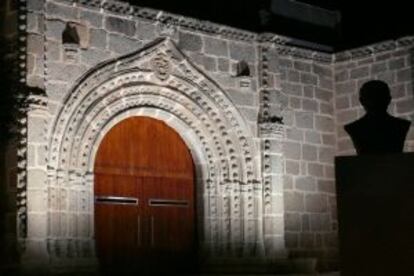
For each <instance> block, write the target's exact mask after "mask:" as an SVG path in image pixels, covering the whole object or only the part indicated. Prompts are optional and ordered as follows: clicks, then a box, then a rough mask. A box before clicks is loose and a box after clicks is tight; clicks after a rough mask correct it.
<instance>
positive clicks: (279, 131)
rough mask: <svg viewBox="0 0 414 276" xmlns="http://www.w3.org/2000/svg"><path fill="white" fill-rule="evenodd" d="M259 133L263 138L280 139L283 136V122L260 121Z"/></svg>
mask: <svg viewBox="0 0 414 276" xmlns="http://www.w3.org/2000/svg"><path fill="white" fill-rule="evenodd" d="M259 129H260V135H261V136H262V137H264V138H278V139H281V138H283V136H284V127H283V124H279V123H272V122H262V123H260V124H259Z"/></svg>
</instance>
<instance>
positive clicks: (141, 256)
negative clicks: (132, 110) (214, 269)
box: [94, 117, 196, 275]
mask: <svg viewBox="0 0 414 276" xmlns="http://www.w3.org/2000/svg"><path fill="white" fill-rule="evenodd" d="M94 179H95V183H94V193H95V240H96V252H97V256H98V259H99V261H100V264H101V266H102V267H103V268H104V269H105V271H112V270H113V269H115V270H116V272H117V273H119V272H120V271H134V272H136V271H139V272H140V274H141V275H142V274H144V275H145V274H153V275H156V274H157V273H159V272H161V271H163V270H164V271H166V272H169V273H173V272H179V273H182V272H184V271H188V270H190V269H191V270H192V269H194V264H195V263H196V259H195V256H196V254H195V253H196V248H195V246H196V229H195V226H196V223H195V196H194V194H195V189H194V180H195V175H194V164H193V160H192V157H191V153H190V151H189V150H188V148H187V146H186V144H185V143H184V141H183V140H182V139H181V137H180V136H179V134H178V133H176V132H175V131H174V130H173V129H172V128H170V127H169V126H167V125H166V124H165V123H164V122H162V121H160V120H156V119H153V118H149V117H130V118H127V119H125V120H123V121H121V122H120V123H118V124H117V125H115V126H114V127H113V128H111V129H110V131H109V132H108V133H107V134H106V135H105V137H104V138H103V140H102V142H101V144H100V145H99V148H98V152H97V155H96V159H95V165H94Z"/></svg>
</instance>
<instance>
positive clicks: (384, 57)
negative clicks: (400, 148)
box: [335, 39, 414, 155]
mask: <svg viewBox="0 0 414 276" xmlns="http://www.w3.org/2000/svg"><path fill="white" fill-rule="evenodd" d="M378 46H382V47H378ZM376 48H379V49H376ZM353 52H354V55H352V52H351V51H348V52H344V53H338V54H337V59H338V62H336V63H335V92H336V93H335V110H336V116H335V120H336V127H337V130H336V132H337V136H338V139H337V150H336V152H337V154H338V155H348V154H355V150H354V148H353V145H352V141H351V139H350V138H349V136H348V134H347V133H346V132H345V131H344V129H343V126H344V125H345V124H347V123H349V122H352V121H354V120H356V119H357V118H359V117H361V116H362V115H363V114H364V110H363V108H362V106H361V104H360V103H359V99H358V92H359V89H360V87H361V85H362V84H364V83H365V82H366V81H368V80H371V79H379V80H382V81H384V82H386V83H387V84H388V85H389V86H390V89H391V97H392V101H391V104H390V106H389V109H388V111H389V112H390V113H391V114H392V115H394V116H397V117H401V118H404V119H407V120H410V121H411V122H413V121H414V99H413V97H414V90H413V76H414V74H413V49H412V46H411V44H408V45H407V41H406V39H400V40H398V41H391V42H386V43H381V44H380V43H379V44H378V45H372V46H367V47H363V48H360V49H355V50H353ZM355 53H356V54H355ZM404 151H411V152H412V151H414V125H413V124H411V128H410V130H409V133H408V134H407V139H406V143H405V147H404Z"/></svg>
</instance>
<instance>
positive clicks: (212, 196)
mask: <svg viewBox="0 0 414 276" xmlns="http://www.w3.org/2000/svg"><path fill="white" fill-rule="evenodd" d="M130 116H150V117H153V118H156V119H159V120H162V121H164V122H166V123H167V124H168V125H169V126H171V127H172V128H174V129H175V130H176V131H177V132H178V133H179V134H180V135H181V137H182V138H183V140H184V141H185V142H186V144H187V146H188V147H189V149H190V150H191V153H192V155H193V160H194V162H195V165H196V175H197V183H196V186H197V191H198V194H197V197H198V202H200V203H201V204H199V206H198V211H197V212H198V221H199V223H200V227H199V229H201V233H200V237H201V238H200V245H201V247H202V248H203V252H204V253H205V254H207V255H213V256H223V257H228V256H260V255H263V254H264V241H263V229H262V225H263V221H262V214H263V207H262V197H263V191H262V185H261V183H262V181H261V164H260V160H261V157H260V151H259V149H258V148H257V146H256V145H255V143H254V135H253V134H252V133H250V131H249V127H248V126H247V125H246V123H245V122H244V120H243V118H242V116H241V115H240V114H239V112H238V111H237V109H236V107H235V106H234V105H233V104H232V102H231V101H230V100H229V98H228V97H227V96H226V94H225V92H224V91H223V90H222V89H221V88H220V87H219V86H218V85H217V84H215V83H214V82H213V81H212V80H210V79H209V78H208V77H207V76H206V75H205V74H203V73H202V72H201V71H199V70H198V69H197V68H196V67H195V66H193V65H192V64H191V63H190V62H189V61H188V59H187V58H186V57H185V56H184V54H183V53H181V52H180V51H179V50H178V49H177V48H176V47H175V45H174V43H173V42H172V41H170V40H168V39H163V40H158V41H156V42H154V43H152V44H151V45H148V46H147V47H145V48H143V49H141V50H139V51H138V52H135V53H132V54H129V55H127V56H124V57H122V58H119V59H116V60H111V61H108V62H105V63H103V64H100V65H98V66H97V67H96V68H94V69H93V70H91V71H89V72H88V73H87V74H86V75H85V76H84V77H83V78H82V79H81V80H79V81H78V82H77V84H76V85H75V86H74V87H73V89H72V91H71V93H70V94H69V96H68V97H67V98H66V99H65V101H64V104H63V106H62V108H61V110H60V111H59V113H58V116H57V117H56V119H55V121H54V123H53V127H52V130H51V134H50V136H49V137H51V138H50V141H49V158H48V189H49V190H48V196H49V211H48V224H49V227H48V250H49V254H50V255H51V256H52V257H54V258H63V259H67V258H71V257H75V258H78V259H79V258H82V257H84V256H88V255H93V251H94V250H93V248H94V243H93V236H94V229H93V221H94V219H93V164H94V157H95V153H96V151H97V148H98V146H99V143H100V141H101V139H102V138H103V137H104V135H105V134H106V132H107V131H108V130H109V129H110V128H111V127H112V126H113V125H115V124H116V123H118V122H119V121H121V120H123V119H125V118H128V117H130ZM200 205H201V206H200Z"/></svg>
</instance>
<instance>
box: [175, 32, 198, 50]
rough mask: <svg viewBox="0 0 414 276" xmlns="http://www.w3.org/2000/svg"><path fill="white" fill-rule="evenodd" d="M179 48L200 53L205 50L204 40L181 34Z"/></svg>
mask: <svg viewBox="0 0 414 276" xmlns="http://www.w3.org/2000/svg"><path fill="white" fill-rule="evenodd" d="M178 47H179V48H180V49H183V50H187V51H193V52H200V51H201V49H202V48H203V40H202V39H201V36H200V35H196V34H193V33H188V32H179V41H178Z"/></svg>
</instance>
